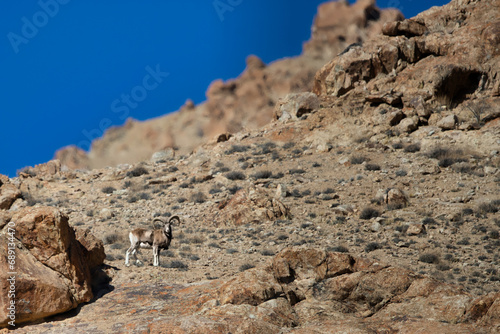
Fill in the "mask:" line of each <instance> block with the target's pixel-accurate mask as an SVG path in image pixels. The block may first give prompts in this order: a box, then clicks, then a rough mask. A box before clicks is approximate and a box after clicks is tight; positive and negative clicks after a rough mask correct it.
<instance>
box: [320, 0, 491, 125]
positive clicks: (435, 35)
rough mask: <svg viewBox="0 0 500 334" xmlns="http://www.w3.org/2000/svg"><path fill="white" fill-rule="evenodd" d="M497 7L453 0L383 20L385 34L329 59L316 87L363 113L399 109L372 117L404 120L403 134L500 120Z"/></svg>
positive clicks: (384, 122) (488, 2)
mask: <svg viewBox="0 0 500 334" xmlns="http://www.w3.org/2000/svg"><path fill="white" fill-rule="evenodd" d="M493 8H495V9H499V5H498V1H494V0H483V1H469V2H463V1H458V0H456V1H451V2H450V3H449V4H448V5H445V6H442V7H439V8H433V9H431V10H429V11H427V12H424V13H422V14H419V15H418V16H416V17H414V18H412V19H407V20H404V21H400V22H399V21H396V22H390V23H386V24H385V25H384V29H383V33H384V35H380V36H377V37H375V38H373V39H371V40H369V41H367V42H366V43H364V44H363V45H357V46H353V47H351V48H350V49H348V50H346V51H345V52H344V53H343V54H341V55H339V56H338V57H336V58H334V59H333V60H332V61H331V62H330V63H328V64H326V65H325V66H324V67H323V68H322V69H321V70H320V71H319V72H318V73H317V74H316V78H315V85H314V90H313V91H314V92H315V93H316V94H318V95H323V96H331V97H335V98H337V99H338V103H343V104H346V103H347V104H349V103H351V104H358V105H360V108H362V109H363V113H365V114H370V113H373V110H374V108H379V109H378V110H377V112H380V113H381V114H382V113H383V114H387V110H389V109H391V108H393V107H396V108H397V109H400V110H401V112H402V113H403V114H404V118H401V117H398V118H395V117H391V118H390V119H387V120H385V119H384V118H383V117H382V118H380V117H379V115H375V116H374V117H372V120H371V121H372V122H373V123H374V125H379V126H381V127H382V128H384V127H385V129H387V128H389V127H391V126H396V125H399V127H398V128H397V129H398V130H399V131H401V132H403V133H404V132H413V131H415V130H416V129H417V128H418V127H419V126H421V125H427V124H430V123H431V122H432V121H434V122H437V123H438V126H439V127H441V128H442V129H443V130H451V129H454V128H455V127H456V125H457V124H459V123H467V122H469V123H477V122H479V123H480V122H482V121H487V120H489V119H491V118H492V117H498V111H495V110H496V109H497V108H495V105H498V102H499V93H498V87H499V80H500V79H499V73H498V69H499V68H500V52H499V48H498V39H499V36H500V35H499V31H500V30H499V29H500V21H499V20H498V15H497V11H495V10H492V9H493ZM365 92H368V94H366V93H365ZM382 106H384V108H383V109H380V108H381V107H382ZM493 114H494V115H495V116H493ZM456 115H457V116H458V118H457V116H456ZM433 116H434V119H433ZM436 116H438V119H437V120H436V119H435V118H436ZM399 123H400V124H399Z"/></svg>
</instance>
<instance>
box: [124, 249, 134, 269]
mask: <svg viewBox="0 0 500 334" xmlns="http://www.w3.org/2000/svg"><path fill="white" fill-rule="evenodd" d="M134 252H135V248H134V246H130V248H129V249H127V252H126V253H125V265H126V266H127V267H128V266H130V253H132V254H134Z"/></svg>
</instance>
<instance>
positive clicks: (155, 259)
mask: <svg viewBox="0 0 500 334" xmlns="http://www.w3.org/2000/svg"><path fill="white" fill-rule="evenodd" d="M159 264H160V259H159V256H158V247H156V246H153V266H155V267H158V265H159Z"/></svg>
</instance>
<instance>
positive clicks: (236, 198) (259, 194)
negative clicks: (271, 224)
mask: <svg viewBox="0 0 500 334" xmlns="http://www.w3.org/2000/svg"><path fill="white" fill-rule="evenodd" d="M218 208H219V210H220V211H219V212H217V213H216V214H215V216H214V222H215V223H216V224H217V225H226V224H231V225H232V224H234V225H244V224H248V223H251V222H262V221H269V220H271V221H273V220H275V219H278V218H282V219H286V217H288V214H289V209H288V207H287V206H286V205H284V204H283V203H282V202H281V201H280V200H279V199H277V198H274V197H272V196H270V195H269V194H268V193H267V191H265V190H264V189H261V188H257V187H250V188H248V189H241V190H239V191H238V192H237V193H236V194H234V195H233V197H232V198H231V199H230V200H229V201H227V202H224V203H221V204H219V205H218Z"/></svg>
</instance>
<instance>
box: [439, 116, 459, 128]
mask: <svg viewBox="0 0 500 334" xmlns="http://www.w3.org/2000/svg"><path fill="white" fill-rule="evenodd" d="M457 122H458V119H457V116H455V115H448V116H446V117H443V118H442V119H441V120H440V121H439V122H437V124H436V125H437V126H439V127H440V128H441V129H443V130H453V129H455V127H456V126H457Z"/></svg>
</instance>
